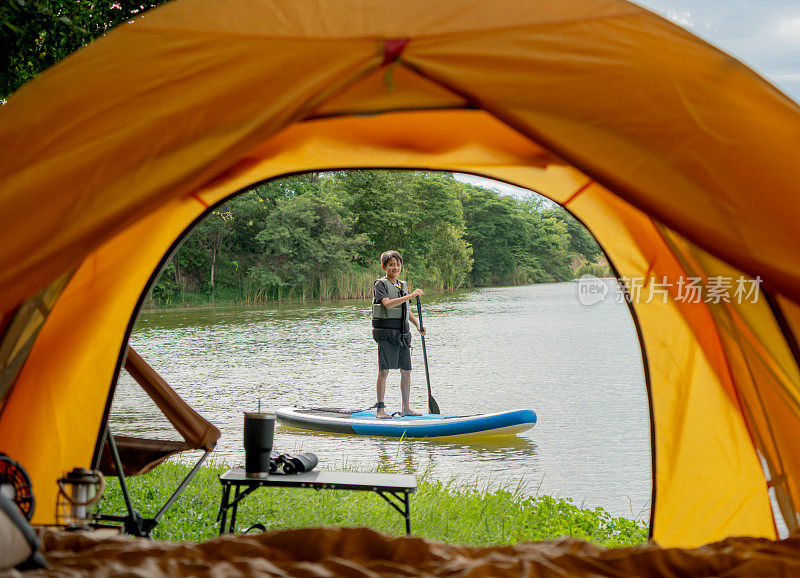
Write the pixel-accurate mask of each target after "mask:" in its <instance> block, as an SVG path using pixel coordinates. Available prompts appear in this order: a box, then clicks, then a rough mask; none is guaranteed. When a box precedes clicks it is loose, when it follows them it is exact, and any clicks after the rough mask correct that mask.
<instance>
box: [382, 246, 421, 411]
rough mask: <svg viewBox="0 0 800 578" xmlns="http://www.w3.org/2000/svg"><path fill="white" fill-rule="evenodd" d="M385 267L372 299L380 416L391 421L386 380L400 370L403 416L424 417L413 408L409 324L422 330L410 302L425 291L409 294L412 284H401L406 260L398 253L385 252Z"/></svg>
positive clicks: (383, 258) (383, 257)
mask: <svg viewBox="0 0 800 578" xmlns="http://www.w3.org/2000/svg"><path fill="white" fill-rule="evenodd" d="M381 267H383V270H384V271H386V276H385V277H382V278H380V279H378V280H377V281H375V287H374V298H373V299H372V337H373V339H375V341H377V342H378V382H377V393H378V403H376V404H375V407H376V408H377V412H376V415H377V416H378V417H379V418H381V419H389V418H391V416H390V415H389V414H387V413H386V411H385V408H386V404H384V403H383V396H384V394H385V393H386V377H387V376H388V375H389V370H390V369H399V370H400V395H401V397H402V398H403V411H402V414H403V415H420V414H419V413H417V412H415V411H413V410H412V409H411V406H410V405H409V398H410V395H411V332H410V331H409V328H408V323H409V321H410V322H411V323H413V324H414V326H415V327H416V328H417V330H418V331H419V332H420V333H421V334H422V335H425V330H424V329H423V330H420V328H419V321H417V318H416V317H414V313H413V312H412V311H411V308H410V307H409V305H408V302H409V301H411V300H412V299H414V298H415V297H417V296H418V295H422V289H415V290H414V291H413V292H412V293H410V294H409V293H408V285H406V282H405V281H400V272H401V271H402V270H403V258H402V257H401V256H400V253H398V252H397V251H385V252H384V253H383V254H382V255H381Z"/></svg>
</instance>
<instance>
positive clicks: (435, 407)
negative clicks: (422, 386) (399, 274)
mask: <svg viewBox="0 0 800 578" xmlns="http://www.w3.org/2000/svg"><path fill="white" fill-rule="evenodd" d="M417 317H418V318H419V331H420V333H422V331H423V330H424V326H423V325H422V305H421V304H420V301H419V297H417ZM420 337H422V358H423V359H424V360H425V380H426V381H427V382H428V413H435V414H440V413H442V412H441V411H439V404H438V403H436V400H435V399H433V394H432V393H431V376H430V373H429V372H428V352H427V351H426V350H425V336H424V335H420Z"/></svg>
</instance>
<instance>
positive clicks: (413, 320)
mask: <svg viewBox="0 0 800 578" xmlns="http://www.w3.org/2000/svg"><path fill="white" fill-rule="evenodd" d="M408 320H409V321H410V322H411V323H413V325H414V327H416V328H417V331H419V332H420V333H422V334H423V335H425V332H426V331H427V329H420V328H419V321H418V320H417V318H416V317H415V316H414V312H413V311H411V309H409V310H408Z"/></svg>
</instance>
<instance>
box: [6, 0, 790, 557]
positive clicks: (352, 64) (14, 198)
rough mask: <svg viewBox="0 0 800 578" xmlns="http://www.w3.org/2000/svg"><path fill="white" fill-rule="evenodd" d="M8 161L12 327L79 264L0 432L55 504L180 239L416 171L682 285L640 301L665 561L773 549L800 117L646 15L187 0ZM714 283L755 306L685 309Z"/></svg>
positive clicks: (10, 137) (571, 2)
mask: <svg viewBox="0 0 800 578" xmlns="http://www.w3.org/2000/svg"><path fill="white" fill-rule="evenodd" d="M397 46H403V47H404V48H403V49H402V52H401V53H399V54H397V53H396V52H395V51H394V49H393V47H397ZM0 143H1V144H2V146H3V148H4V150H10V151H13V152H14V154H11V155H4V156H3V157H0V235H2V240H3V243H2V245H0V246H2V247H3V249H2V250H0V265H1V266H0V315H2V316H3V318H5V317H6V315H7V314H8V312H10V311H12V310H14V309H16V308H17V307H18V306H19V305H20V304H21V303H24V302H26V300H28V299H30V298H31V297H32V296H33V295H35V294H36V293H37V292H38V291H40V290H42V288H43V287H44V286H45V285H47V284H48V283H50V282H52V281H53V280H54V279H56V278H57V277H58V276H60V275H63V274H65V273H67V272H68V271H71V270H73V269H74V270H75V273H74V275H73V276H72V278H71V279H70V281H69V283H68V284H67V285H66V287H65V288H64V290H63V292H62V293H61V294H60V297H59V298H58V301H57V302H56V304H55V307H54V308H53V310H52V311H51V312H50V314H49V316H48V317H47V319H46V321H45V322H44V325H43V326H42V327H41V330H40V331H39V333H38V335H37V336H36V339H35V341H34V342H33V344H32V346H31V348H30V352H29V354H28V355H27V359H26V361H25V364H24V366H23V367H22V369H21V370H20V371H19V373H18V375H17V377H16V379H15V381H14V385H13V388H12V389H11V390H10V393H9V394H8V395H7V397H6V401H5V403H4V405H3V407H2V413H0V444H2V446H3V447H0V449H1V450H3V451H6V452H7V453H8V454H9V455H12V456H14V457H15V459H17V460H18V461H20V462H22V463H23V464H24V465H25V467H26V469H27V470H28V471H29V472H30V473H31V476H32V478H33V480H34V483H35V487H36V488H37V499H38V500H39V501H40V503H48V502H51V501H54V498H55V483H54V480H55V479H56V478H57V477H58V476H60V475H61V474H62V473H63V472H64V471H67V470H69V469H71V468H72V467H74V466H76V465H88V464H90V463H91V462H92V460H93V459H94V458H96V457H97V455H98V453H99V449H100V446H99V445H98V439H99V434H98V432H100V431H102V429H103V424H104V420H105V418H106V415H107V409H108V405H109V396H110V394H111V384H112V383H114V381H115V377H116V374H117V372H118V371H119V369H120V367H121V363H122V360H123V358H124V352H125V350H126V340H127V336H128V333H129V332H130V330H131V326H132V321H131V319H132V317H133V316H134V315H135V313H136V310H137V304H138V303H139V301H140V299H141V298H142V295H143V294H144V292H146V290H147V287H148V283H149V282H150V281H151V279H152V278H153V275H154V274H155V272H156V270H157V268H158V265H159V263H161V262H162V260H163V258H164V256H165V255H167V254H168V253H169V252H170V251H171V250H172V249H173V248H174V247H175V246H176V243H177V241H178V239H179V237H180V236H181V235H182V234H183V232H184V231H185V229H186V228H187V227H188V226H189V225H191V223H192V222H194V221H195V220H196V219H198V218H200V217H201V216H202V215H203V213H204V212H206V211H207V210H208V208H209V207H211V206H213V205H214V204H215V203H218V202H221V201H222V200H224V199H225V198H226V197H228V196H229V195H231V194H234V193H235V192H237V191H240V190H242V189H245V188H247V187H249V186H252V185H253V184H255V183H258V182H260V181H262V180H265V179H272V178H277V177H280V176H282V175H286V174H292V173H296V172H302V171H311V170H334V169H343V168H418V169H429V170H448V171H461V172H467V173H472V174H478V175H483V176H487V177H490V178H497V179H500V180H504V181H506V182H509V183H512V184H515V185H519V186H522V187H527V188H530V189H532V190H535V191H537V192H539V193H542V194H544V195H546V196H548V197H549V198H551V199H553V200H554V201H556V202H559V203H561V204H563V205H564V206H565V207H566V208H567V209H569V210H570V211H572V212H573V214H575V215H576V216H577V217H578V218H579V219H580V220H582V221H583V222H584V223H585V224H586V225H587V227H588V228H589V230H590V231H591V232H592V233H593V234H594V235H595V237H596V238H597V239H598V241H599V242H600V243H601V245H602V247H603V249H604V250H605V252H606V254H607V256H608V257H609V260H610V262H611V263H612V264H613V265H614V267H615V269H616V271H617V273H618V274H619V275H620V276H621V277H622V278H627V279H634V278H642V279H647V280H648V281H647V282H646V283H647V287H644V290H645V291H646V290H647V289H648V287H652V284H653V283H654V282H655V281H654V280H658V281H662V280H666V281H668V282H669V283H671V284H672V287H673V288H672V289H671V290H669V291H667V295H666V297H665V299H664V300H661V299H654V300H650V301H647V300H646V299H639V300H635V301H634V303H632V306H631V308H632V312H633V313H634V314H635V321H636V323H637V327H638V329H639V332H640V339H641V343H642V346H643V355H644V358H645V360H646V364H645V368H644V369H645V372H646V376H647V382H648V393H649V396H650V404H651V420H652V425H653V433H652V435H653V452H654V457H653V463H654V497H653V504H652V506H653V526H652V532H653V536H654V538H655V539H656V540H657V541H658V542H659V543H660V544H662V545H667V546H696V545H698V544H701V543H704V542H708V541H712V540H717V539H721V538H724V537H727V536H731V535H736V534H741V535H749V536H760V537H766V538H774V537H775V535H776V529H775V528H776V526H775V522H774V519H773V513H772V510H771V507H770V502H769V493H768V492H769V489H770V488H771V489H772V491H773V492H774V493H775V495H776V496H779V497H780V499H779V500H778V501H779V502H780V503H781V504H782V506H781V511H782V513H783V516H784V517H785V518H788V520H789V521H788V525H789V527H794V526H796V517H797V512H798V504H800V487H799V486H798V480H800V448H798V447H796V444H795V443H794V441H793V440H794V439H796V432H797V431H798V428H799V426H800V402H799V401H798V400H800V394H798V392H800V379H798V366H797V358H798V348H797V345H796V342H797V334H798V330H800V309H798V303H800V283H798V281H799V280H800V253H798V252H797V251H796V250H795V249H794V248H795V247H796V246H797V241H798V235H800V233H798V230H797V228H796V226H795V224H794V222H793V221H794V219H793V218H792V217H793V215H795V214H797V209H798V204H800V197H798V195H797V194H796V190H797V183H798V182H800V178H798V177H800V174H798V173H800V166H798V165H797V164H796V163H794V162H793V161H794V159H793V156H792V154H791V151H793V150H797V149H798V145H800V110H798V107H797V105H796V104H795V103H793V102H791V101H790V100H789V99H787V98H786V97H785V96H783V95H782V94H781V93H780V92H778V91H777V90H776V89H775V88H774V87H772V86H770V85H769V84H768V83H766V82H765V81H764V80H763V79H761V78H760V77H758V76H757V75H756V74H754V73H753V72H752V71H750V70H749V69H747V68H746V67H745V66H743V65H742V64H741V63H739V62H737V61H735V60H734V59H732V58H730V57H729V56H727V55H726V54H724V53H722V52H720V51H718V50H717V49H715V48H713V47H711V46H709V45H708V44H706V43H705V42H703V41H701V40H699V39H697V38H696V37H694V36H692V35H691V34H689V33H687V32H686V31H684V30H682V29H680V28H679V27H677V26H675V25H673V24H671V23H669V22H667V21H665V20H664V19H662V18H660V17H658V16H656V15H654V14H652V13H650V12H648V11H646V10H644V9H641V8H639V7H637V6H635V5H633V4H630V3H628V2H625V1H622V0H567V1H564V2H559V3H553V2H546V1H544V0H527V1H524V2H519V1H516V0H515V1H511V0H501V1H500V2H492V3H474V4H469V5H465V4H464V3H461V2H457V1H456V0H446V1H444V2H440V3H437V5H436V6H435V7H432V6H431V5H430V3H428V2H423V1H422V0H409V1H408V2H404V3H397V4H393V3H389V2H386V1H383V0H344V2H343V3H342V2H338V3H321V2H314V1H305V2H281V1H271V2H256V1H253V2H249V1H245V2H243V1H236V2H233V1H232V0H223V1H214V2H212V1H210V0H177V1H176V2H173V3H170V4H168V5H165V6H163V7H161V8H158V9H155V10H153V11H151V12H148V13H147V14H145V15H144V16H143V17H141V18H137V19H136V20H135V21H134V22H132V23H130V24H126V25H124V26H121V27H119V28H118V29H116V30H115V31H112V32H111V33H110V34H108V35H107V37H105V38H102V39H100V40H98V41H97V42H95V43H93V44H92V45H91V46H89V47H87V48H86V49H84V50H81V51H79V52H78V53H77V54H75V55H73V56H72V57H70V58H69V59H67V60H66V61H65V62H63V63H61V64H59V65H57V66H55V67H53V68H52V69H50V70H48V71H46V72H45V73H44V74H43V75H42V76H41V78H39V79H37V80H35V81H33V82H31V83H30V84H28V85H26V86H25V87H23V88H22V89H21V90H20V91H18V92H17V93H15V94H14V95H12V96H11V97H10V98H9V100H8V103H7V104H6V105H5V106H4V107H3V108H2V110H0ZM721 274H724V275H741V276H743V277H744V278H746V279H748V280H752V281H755V280H760V281H761V282H762V284H761V289H762V293H763V299H762V300H761V301H760V302H758V303H750V302H746V303H697V304H692V303H685V302H684V301H682V300H681V299H680V296H679V295H678V294H677V293H676V290H675V284H676V283H677V282H678V281H679V280H680V279H681V278H683V277H685V276H687V275H689V276H693V277H694V276H696V277H698V278H699V280H700V284H701V285H702V286H703V287H705V288H708V287H709V286H710V285H711V279H712V278H713V277H714V276H716V275H721ZM634 289H635V287H632V286H631V287H629V289H628V290H629V293H631V292H633V290H634ZM640 289H641V288H640ZM767 298H769V302H767ZM65 336H69V338H68V339H67V338H66V337H65ZM4 343H5V342H4ZM32 430H34V431H37V432H39V433H40V434H41V435H38V436H30V435H29V432H30V431H32ZM50 516H51V513H49V512H48V508H46V507H43V508H39V509H37V518H36V519H35V521H37V522H47V521H48V520H49V517H50ZM793 520H794V522H793Z"/></svg>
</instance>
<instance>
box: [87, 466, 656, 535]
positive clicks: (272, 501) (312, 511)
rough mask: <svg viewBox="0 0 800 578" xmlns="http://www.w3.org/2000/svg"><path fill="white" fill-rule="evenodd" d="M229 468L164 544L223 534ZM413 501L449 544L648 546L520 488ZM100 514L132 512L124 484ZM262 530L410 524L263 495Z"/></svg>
mask: <svg viewBox="0 0 800 578" xmlns="http://www.w3.org/2000/svg"><path fill="white" fill-rule="evenodd" d="M226 469H227V466H209V467H204V468H202V469H201V470H200V471H199V472H198V474H197V476H196V477H195V479H194V480H193V481H192V482H191V483H190V484H189V485H188V486H187V488H186V490H185V491H184V493H183V495H182V496H181V497H180V498H179V499H178V501H176V502H175V504H174V505H173V506H172V508H171V509H170V510H169V511H168V512H167V513H166V514H165V516H164V518H163V519H162V521H161V523H160V524H159V525H158V527H157V528H156V530H155V532H154V533H153V537H154V538H157V539H160V540H169V541H181V540H192V541H202V540H208V539H210V538H213V537H215V536H216V535H217V533H218V531H219V523H218V522H217V520H216V515H217V511H218V509H219V504H220V499H221V485H220V484H219V481H218V477H219V475H220V474H222V473H223V472H224V471H225V470H226ZM187 471H188V466H185V465H182V464H177V463H170V462H167V463H165V464H162V465H161V466H159V467H158V468H156V469H155V470H154V471H152V472H150V473H148V474H145V475H143V476H138V477H135V478H130V479H129V480H128V482H129V486H130V488H131V493H132V495H133V496H134V503H135V507H136V508H137V509H139V510H140V511H141V512H143V513H144V514H145V515H148V514H151V515H152V513H153V512H155V511H157V510H158V508H159V507H160V505H161V504H163V503H164V502H165V501H166V499H167V498H168V497H169V495H170V493H171V492H172V490H173V489H174V488H176V487H177V486H178V484H179V483H180V480H181V479H182V478H183V476H184V475H186V473H187ZM418 480H419V488H418V489H417V492H416V493H414V494H412V498H411V528H412V531H413V533H414V535H416V536H421V537H425V538H431V539H435V540H440V541H443V542H449V543H455V544H465V545H475V546H492V545H500V544H513V543H516V542H521V541H538V540H549V539H553V538H558V537H560V536H573V537H576V538H581V539H583V540H588V541H591V542H594V543H596V544H599V545H601V546H608V547H613V546H624V545H631V544H638V543H641V542H644V541H646V540H647V527H646V526H645V525H644V524H643V523H642V522H637V521H633V520H629V519H626V518H615V517H612V516H611V515H610V514H609V513H608V512H606V511H605V510H603V509H601V508H595V509H585V508H580V507H578V506H576V505H574V504H573V503H572V501H571V500H568V499H567V500H561V499H557V498H553V497H550V496H536V497H529V496H525V495H523V494H522V492H521V491H520V488H519V487H516V488H515V487H506V488H501V489H499V490H494V491H488V490H487V489H486V487H485V486H483V487H482V486H481V484H480V483H478V482H476V483H473V484H467V485H459V486H455V485H454V484H453V483H443V482H440V481H436V480H432V479H430V478H429V476H428V475H427V474H422V475H420V476H418ZM99 507H100V509H101V511H103V512H106V513H109V512H114V513H124V504H123V501H122V495H121V492H120V490H119V485H118V483H117V482H116V480H115V479H109V481H108V484H107V487H106V492H105V495H104V496H103V498H102V500H101V501H100V506H99ZM255 523H261V524H263V525H264V526H266V528H267V529H268V530H278V529H287V528H298V527H308V526H368V527H371V528H374V529H376V530H380V531H382V532H386V533H389V534H394V535H402V534H403V533H404V531H405V526H404V521H403V518H402V517H401V516H400V515H399V514H398V513H397V512H395V511H394V510H393V509H390V508H389V506H388V505H387V504H386V503H385V502H384V501H383V500H382V499H381V498H380V497H379V496H377V495H375V494H374V493H372V492H350V491H332V490H322V491H316V490H305V489H286V488H262V489H259V490H257V491H256V492H254V493H253V494H251V495H250V496H249V497H247V498H246V499H245V500H243V501H242V502H241V503H240V504H239V513H238V516H237V524H238V526H239V530H244V529H247V528H248V527H249V526H251V525H253V524H255Z"/></svg>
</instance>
